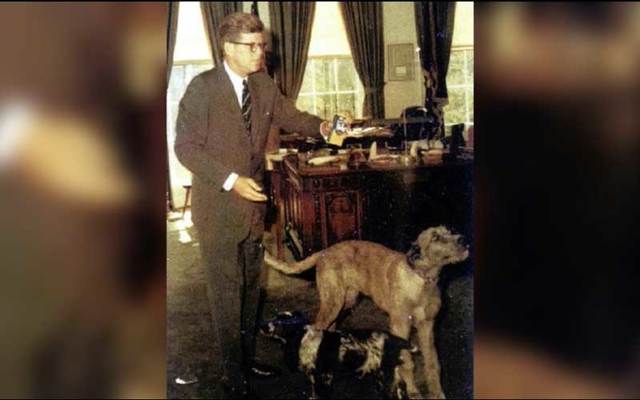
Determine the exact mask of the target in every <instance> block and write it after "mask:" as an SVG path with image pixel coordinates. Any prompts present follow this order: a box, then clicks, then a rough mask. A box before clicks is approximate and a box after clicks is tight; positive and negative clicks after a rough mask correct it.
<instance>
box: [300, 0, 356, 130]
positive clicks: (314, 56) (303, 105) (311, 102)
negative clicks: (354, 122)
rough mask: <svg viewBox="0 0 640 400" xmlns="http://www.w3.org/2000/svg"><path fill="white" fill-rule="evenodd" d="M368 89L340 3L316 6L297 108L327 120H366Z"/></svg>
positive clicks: (333, 2) (326, 3) (323, 3)
mask: <svg viewBox="0 0 640 400" xmlns="http://www.w3.org/2000/svg"><path fill="white" fill-rule="evenodd" d="M363 101H364V89H363V87H362V83H361V82H360V78H359V77H358V73H357V72H356V69H355V65H354V64H353V58H352V56H351V49H350V48H349V42H348V40H347V34H346V31H345V28H344V22H343V21H342V14H341V13H340V9H339V8H338V3H337V2H335V1H332V2H316V11H315V17H314V21H313V28H312V31H311V40H310V43H309V55H308V59H307V66H306V69H305V72H304V78H303V81H302V87H301V88H300V93H299V94H298V99H297V102H296V106H297V107H298V108H299V109H300V110H304V111H308V112H310V113H312V114H315V115H317V116H319V117H321V118H324V119H331V117H332V116H333V115H334V114H335V113H337V112H350V113H351V114H352V115H353V116H354V117H355V118H358V117H361V116H362V103H363Z"/></svg>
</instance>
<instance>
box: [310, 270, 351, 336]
mask: <svg viewBox="0 0 640 400" xmlns="http://www.w3.org/2000/svg"><path fill="white" fill-rule="evenodd" d="M336 281H337V278H336V277H335V272H331V273H326V274H324V275H320V274H318V276H317V277H316V285H317V286H318V294H319V295H320V310H319V311H318V315H317V316H316V320H315V322H314V323H313V325H314V327H316V328H318V329H328V330H334V329H335V324H334V322H335V320H336V318H338V314H340V311H341V310H342V307H343V306H344V301H345V295H346V290H345V288H344V287H342V286H339V285H336V284H335V282H336Z"/></svg>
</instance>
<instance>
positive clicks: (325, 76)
mask: <svg viewBox="0 0 640 400" xmlns="http://www.w3.org/2000/svg"><path fill="white" fill-rule="evenodd" d="M315 80H316V91H317V92H333V91H335V76H334V73H333V62H332V61H331V60H321V61H319V62H316V76H315Z"/></svg>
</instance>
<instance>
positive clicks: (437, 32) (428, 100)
mask: <svg viewBox="0 0 640 400" xmlns="http://www.w3.org/2000/svg"><path fill="white" fill-rule="evenodd" d="M414 9H415V19H416V31H417V33H418V46H419V47H420V64H421V66H422V73H423V75H424V77H425V82H424V84H425V88H426V91H425V93H426V96H425V106H426V107H427V109H429V110H430V111H431V112H433V113H434V114H435V116H436V117H437V119H438V126H439V131H440V132H439V133H440V136H441V137H443V136H444V116H443V113H442V107H443V106H444V105H445V104H447V102H448V97H449V93H448V91H447V71H448V69H449V57H450V56H451V40H452V38H453V23H454V16H455V10H456V3H455V2H439V1H418V2H415V3H414Z"/></svg>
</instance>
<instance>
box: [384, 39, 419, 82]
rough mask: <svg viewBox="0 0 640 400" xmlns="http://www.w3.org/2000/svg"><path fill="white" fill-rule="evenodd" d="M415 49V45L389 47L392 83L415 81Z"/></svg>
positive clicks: (404, 44)
mask: <svg viewBox="0 0 640 400" xmlns="http://www.w3.org/2000/svg"><path fill="white" fill-rule="evenodd" d="M414 48H415V46H414V44H413V43H402V44H390V45H388V50H389V51H388V52H387V53H388V54H389V80H390V81H411V80H413V79H414V68H415V67H414V65H415V60H414V57H415V52H414Z"/></svg>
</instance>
